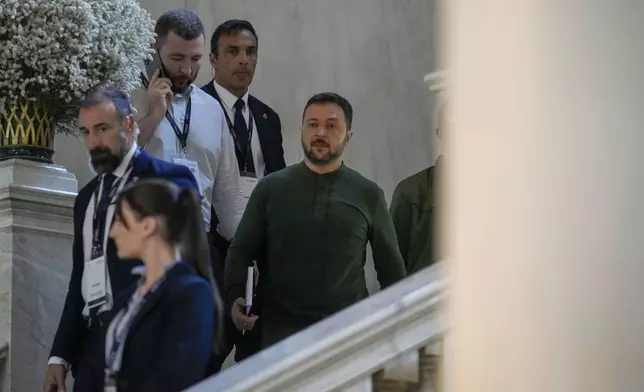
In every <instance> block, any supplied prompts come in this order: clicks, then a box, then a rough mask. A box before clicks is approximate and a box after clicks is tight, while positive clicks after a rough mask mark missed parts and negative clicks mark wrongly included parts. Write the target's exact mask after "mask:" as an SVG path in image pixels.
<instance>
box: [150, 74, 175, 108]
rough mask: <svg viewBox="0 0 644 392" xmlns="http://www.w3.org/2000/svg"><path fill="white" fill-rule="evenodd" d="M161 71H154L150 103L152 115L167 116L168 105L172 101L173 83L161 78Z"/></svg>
mask: <svg viewBox="0 0 644 392" xmlns="http://www.w3.org/2000/svg"><path fill="white" fill-rule="evenodd" d="M159 73H160V70H158V69H157V70H156V71H154V74H153V75H152V78H151V79H150V84H149V85H148V102H149V104H150V108H149V109H150V113H154V114H155V115H159V114H160V115H161V116H163V115H165V112H166V111H167V110H168V103H169V102H171V101H172V82H171V81H170V79H167V78H162V77H160V76H159Z"/></svg>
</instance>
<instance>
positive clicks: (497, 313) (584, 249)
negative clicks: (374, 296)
mask: <svg viewBox="0 0 644 392" xmlns="http://www.w3.org/2000/svg"><path fill="white" fill-rule="evenodd" d="M448 3H449V9H448V15H447V17H448V18H449V19H448V23H447V26H448V27H447V31H446V34H444V36H446V37H448V41H446V48H447V51H446V53H447V59H448V61H447V63H448V66H449V67H450V69H451V70H452V72H453V74H452V75H453V79H452V81H451V82H450V85H451V88H452V91H451V94H450V95H451V96H452V106H451V109H452V114H453V116H454V118H455V123H454V127H453V129H452V130H451V132H450V135H449V138H450V140H448V144H450V145H451V152H450V157H449V158H450V162H448V163H449V164H450V173H449V180H450V183H449V186H448V189H449V193H450V194H449V198H450V200H451V201H452V207H453V209H452V210H451V214H450V221H451V225H450V226H449V230H450V233H451V242H450V246H452V249H453V251H452V254H453V255H454V257H453V261H452V267H453V270H452V281H453V291H452V303H451V313H452V316H453V317H452V321H453V324H452V325H451V327H452V329H451V335H452V342H451V345H450V351H451V352H450V359H451V363H450V366H449V367H448V371H449V386H450V388H449V392H452V391H453V392H472V391H477V392H545V391H547V392H582V391H583V392H595V391H596V392H605V391H620V392H626V391H629V392H630V391H633V392H641V391H644V42H643V41H644V23H642V20H643V19H644V2H637V1H627V0H613V1H605V0H585V1H582V0H578V1H572V0H558V1H554V0H542V1H522V0H517V1H508V0H485V1H481V0H450V1H449V2H448Z"/></svg>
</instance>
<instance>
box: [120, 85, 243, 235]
mask: <svg viewBox="0 0 644 392" xmlns="http://www.w3.org/2000/svg"><path fill="white" fill-rule="evenodd" d="M188 94H189V95H188ZM188 96H190V98H191V106H192V108H191V113H190V116H191V119H190V131H189V133H188V140H187V146H186V150H187V159H189V160H192V161H195V162H197V164H198V166H199V173H200V178H197V181H199V182H200V184H201V188H202V190H203V196H204V197H203V199H202V201H203V202H202V206H201V209H202V212H203V216H204V220H205V224H206V230H208V231H210V220H211V216H210V206H211V205H213V206H214V208H215V211H216V212H217V215H218V217H219V226H218V227H217V231H218V232H219V234H221V235H222V237H224V238H226V239H228V240H230V239H232V237H233V234H234V233H235V230H236V229H237V225H238V224H239V220H240V219H241V215H242V214H243V212H244V211H243V208H242V207H241V205H243V204H242V203H241V202H240V200H242V201H243V197H242V195H241V192H240V188H239V168H238V167H237V158H236V156H235V144H234V141H233V139H232V137H231V136H230V133H229V132H228V131H227V129H228V127H227V125H226V119H225V117H224V112H223V110H222V109H221V106H220V105H219V102H217V100H215V99H214V98H213V97H211V96H210V95H208V94H207V93H205V92H204V91H202V90H201V89H200V88H198V87H197V86H195V85H192V86H191V87H190V90H189V92H188V93H187V94H185V95H180V94H175V96H174V97H173V99H172V105H171V108H170V112H171V114H172V116H173V118H174V121H175V122H176V124H177V126H178V127H179V130H180V131H183V123H184V118H185V115H186V106H187V103H188ZM132 105H133V106H134V107H135V108H136V109H137V115H136V119H137V120H140V119H141V118H143V117H145V116H146V115H147V114H148V112H149V104H148V102H147V94H146V92H145V91H144V90H137V91H135V92H133V93H132ZM144 148H145V151H147V152H148V153H149V154H150V155H152V156H154V157H156V158H159V159H162V160H164V161H168V162H173V159H174V158H176V157H178V156H180V155H181V153H182V149H181V143H180V142H179V139H178V138H177V135H176V134H175V132H174V129H173V128H172V125H170V122H169V121H168V119H167V118H165V117H163V119H162V120H161V123H159V125H158V126H157V129H156V131H155V133H154V135H153V136H152V139H151V140H150V142H149V143H148V144H147V145H146V146H144Z"/></svg>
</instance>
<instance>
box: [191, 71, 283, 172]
mask: <svg viewBox="0 0 644 392" xmlns="http://www.w3.org/2000/svg"><path fill="white" fill-rule="evenodd" d="M201 89H202V90H203V91H205V92H206V93H208V94H209V95H210V96H212V97H213V98H215V99H216V100H219V95H218V94H217V90H215V86H214V85H213V81H212V80H211V81H210V82H208V84H206V85H204V86H202V87H201ZM248 107H249V109H250V112H251V113H252V114H253V121H254V123H255V126H256V127H257V135H258V136H259V145H260V146H261V147H262V156H263V157H264V163H265V165H266V171H265V173H264V174H270V173H273V172H276V171H278V170H282V169H284V168H285V167H286V162H285V161H284V148H283V147H282V122H281V121H280V116H279V115H278V114H277V113H275V111H274V110H273V109H271V108H270V107H268V105H266V104H265V103H264V102H262V101H260V100H259V99H257V98H255V97H254V96H252V95H249V96H248Z"/></svg>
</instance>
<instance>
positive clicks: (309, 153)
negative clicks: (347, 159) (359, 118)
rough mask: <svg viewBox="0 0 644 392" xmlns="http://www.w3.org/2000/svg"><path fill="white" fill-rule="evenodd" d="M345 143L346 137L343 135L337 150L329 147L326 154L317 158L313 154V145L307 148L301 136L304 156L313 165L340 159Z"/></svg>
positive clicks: (325, 163)
mask: <svg viewBox="0 0 644 392" xmlns="http://www.w3.org/2000/svg"><path fill="white" fill-rule="evenodd" d="M346 145H347V138H346V137H345V138H344V140H343V141H342V142H341V143H340V145H339V146H338V149H337V150H335V151H333V150H331V148H330V147H329V151H328V152H327V153H326V154H324V156H323V157H321V158H319V157H317V156H315V154H314V153H313V148H314V146H312V145H311V146H310V147H308V148H307V146H306V143H305V142H304V137H302V150H303V151H304V156H306V158H307V159H308V160H309V161H310V162H311V163H313V164H314V165H327V164H329V163H332V162H335V161H337V160H338V159H340V157H342V154H343V153H344V148H345V147H346Z"/></svg>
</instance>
